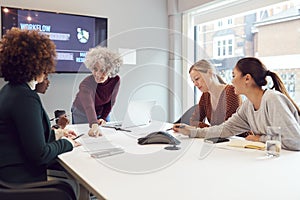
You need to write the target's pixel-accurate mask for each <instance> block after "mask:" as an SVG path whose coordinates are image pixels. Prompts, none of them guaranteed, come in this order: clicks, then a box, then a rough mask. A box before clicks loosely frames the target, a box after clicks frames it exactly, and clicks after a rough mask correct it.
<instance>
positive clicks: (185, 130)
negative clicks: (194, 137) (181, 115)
mask: <svg viewBox="0 0 300 200" xmlns="http://www.w3.org/2000/svg"><path fill="white" fill-rule="evenodd" d="M173 130H174V131H175V132H178V133H181V134H183V135H187V136H189V137H190V136H191V133H192V131H193V130H194V131H196V129H195V127H194V126H189V125H187V124H174V125H173Z"/></svg>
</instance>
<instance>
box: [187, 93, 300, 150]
mask: <svg viewBox="0 0 300 200" xmlns="http://www.w3.org/2000/svg"><path fill="white" fill-rule="evenodd" d="M299 123H300V118H299V115H298V112H297V109H296V108H295V106H294V105H293V104H292V103H291V101H290V100H289V99H288V98H287V97H286V96H285V95H284V94H282V93H280V92H278V91H275V90H266V91H265V93H264V95H263V97H262V100H261V105H260V108H259V109H258V110H254V107H253V104H252V103H251V102H250V101H249V100H245V102H243V104H242V105H241V106H240V108H239V109H238V110H237V112H236V113H235V114H233V115H232V117H231V118H229V119H228V120H227V121H226V122H224V123H223V124H221V125H218V126H212V127H208V128H202V129H199V128H198V129H197V132H194V133H192V134H193V135H194V136H196V137H205V136H206V135H209V136H210V137H212V136H214V137H217V136H221V137H229V136H233V135H237V134H239V133H242V132H245V131H247V130H251V131H252V132H254V133H255V134H259V135H261V137H260V141H261V142H265V141H266V139H267V138H266V130H267V126H280V127H281V128H282V133H281V134H282V135H281V139H282V148H284V149H288V150H300V125H299Z"/></svg>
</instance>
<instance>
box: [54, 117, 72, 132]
mask: <svg viewBox="0 0 300 200" xmlns="http://www.w3.org/2000/svg"><path fill="white" fill-rule="evenodd" d="M69 123H70V120H69V119H68V118H67V116H66V115H62V116H60V117H59V118H58V120H57V125H59V126H60V128H62V129H64V128H65V127H66V126H67V125H68V124H69Z"/></svg>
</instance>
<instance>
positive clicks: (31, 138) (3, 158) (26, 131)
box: [0, 83, 73, 183]
mask: <svg viewBox="0 0 300 200" xmlns="http://www.w3.org/2000/svg"><path fill="white" fill-rule="evenodd" d="M72 149H73V146H72V144H71V143H70V142H69V141H67V140H65V139H60V140H57V141H56V140H55V135H54V131H53V130H51V127H50V122H49V117H48V115H47V113H46V112H45V110H44V108H43V106H42V102H41V100H40V97H39V95H38V94H37V93H36V91H34V90H31V88H30V87H29V86H28V85H27V84H21V85H15V84H10V83H8V84H6V85H5V86H4V87H3V88H2V89H1V90H0V179H2V180H4V181H7V182H17V183H22V182H32V181H42V180H46V178H47V176H46V168H47V165H48V164H49V163H51V162H53V160H54V159H55V158H56V157H57V155H59V154H61V153H64V152H67V151H71V150H72Z"/></svg>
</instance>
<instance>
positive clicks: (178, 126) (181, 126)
mask: <svg viewBox="0 0 300 200" xmlns="http://www.w3.org/2000/svg"><path fill="white" fill-rule="evenodd" d="M184 127H185V125H176V126H175V128H184ZM172 129H173V127H171V128H168V129H167V130H166V131H170V130H172Z"/></svg>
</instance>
